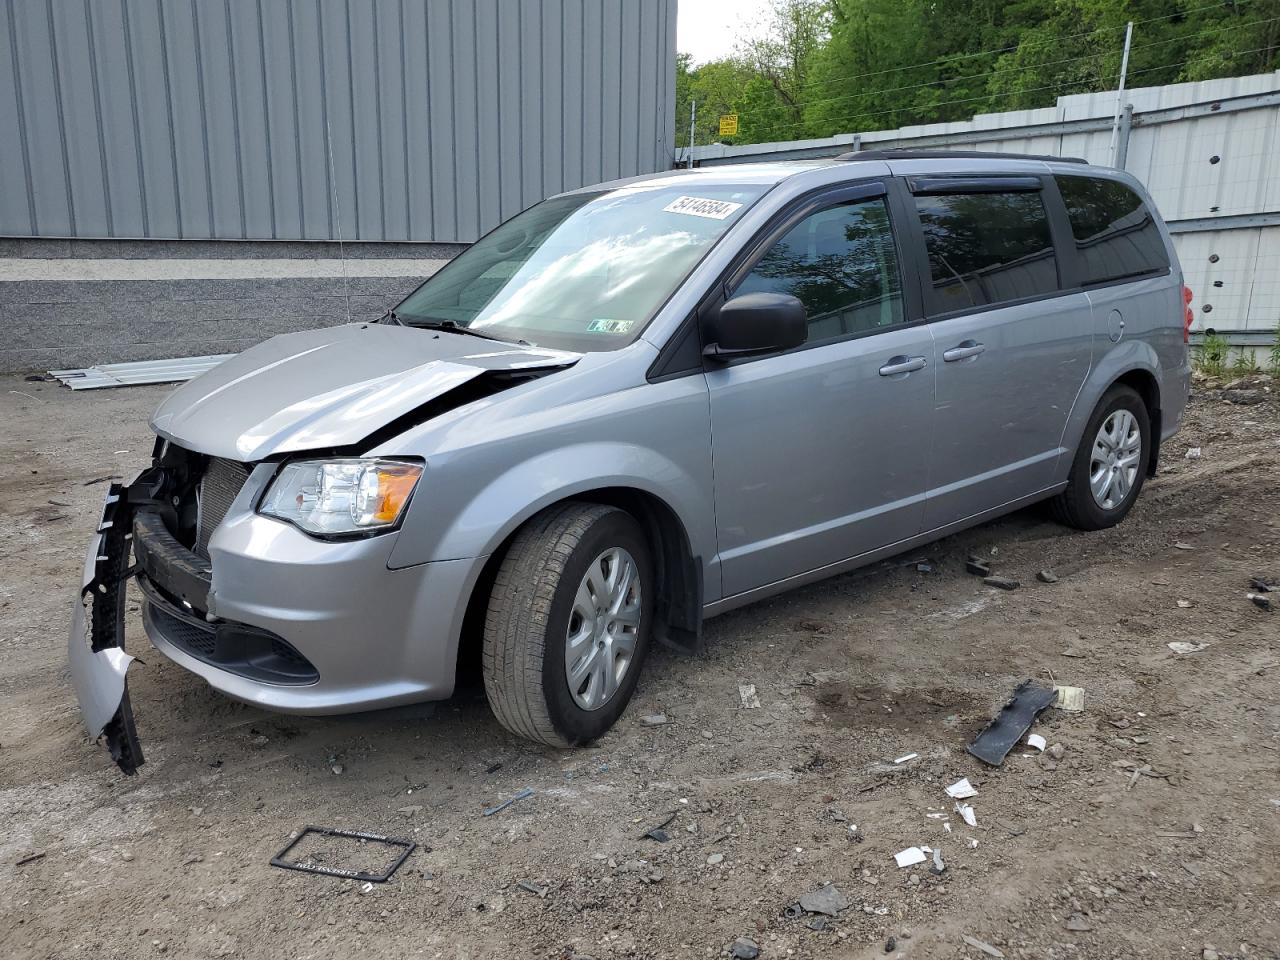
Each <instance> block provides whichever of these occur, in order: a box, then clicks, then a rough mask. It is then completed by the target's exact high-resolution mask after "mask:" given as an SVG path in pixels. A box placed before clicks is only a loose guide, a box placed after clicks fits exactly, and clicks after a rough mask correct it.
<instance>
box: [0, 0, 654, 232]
mask: <svg viewBox="0 0 1280 960" xmlns="http://www.w3.org/2000/svg"><path fill="white" fill-rule="evenodd" d="M0 6H2V7H3V10H0V131H3V132H2V133H0V235H4V236H16V237H23V236H40V237H116V238H126V237H128V238H169V239H172V238H206V239H310V240H328V239H338V238H339V235H341V238H342V239H345V240H434V241H469V240H474V239H475V238H476V237H478V236H479V235H480V234H482V233H484V232H485V231H486V230H488V229H489V228H491V227H493V226H494V225H496V224H497V223H499V222H500V221H501V220H503V219H505V218H507V217H509V216H511V215H512V214H514V213H516V212H518V211H520V210H522V209H524V208H525V207H528V206H530V205H531V204H533V203H535V202H536V201H538V200H540V199H542V198H543V197H545V196H548V195H550V194H552V193H556V192H559V191H561V190H565V189H572V188H574V187H578V186H582V185H584V184H589V183H594V182H597V181H600V180H606V179H610V178H614V177H621V176H629V175H632V174H637V173H647V172H651V171H654V170H659V169H663V168H665V167H668V166H669V165H670V161H671V153H670V147H671V144H672V143H673V138H672V131H673V112H674V102H675V21H676V0H5V2H4V3H3V4H2V5H0ZM330 142H331V143H332V147H333V149H332V156H330V152H329V150H328V149H327V147H328V144H329V143H330ZM335 197H336V202H335Z"/></svg>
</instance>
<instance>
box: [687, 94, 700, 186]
mask: <svg viewBox="0 0 1280 960" xmlns="http://www.w3.org/2000/svg"><path fill="white" fill-rule="evenodd" d="M697 119H698V101H697V100H690V101H689V163H688V167H689V169H690V170H692V169H693V133H694V131H695V130H696V129H697V126H696V123H697Z"/></svg>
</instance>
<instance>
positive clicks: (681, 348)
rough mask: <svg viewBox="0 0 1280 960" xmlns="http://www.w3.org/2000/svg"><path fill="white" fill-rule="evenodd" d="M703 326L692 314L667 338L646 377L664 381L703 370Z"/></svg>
mask: <svg viewBox="0 0 1280 960" xmlns="http://www.w3.org/2000/svg"><path fill="white" fill-rule="evenodd" d="M700 333H701V328H700V326H699V324H698V322H697V318H696V316H695V315H690V316H688V317H686V318H685V319H684V322H683V323H681V324H680V326H679V327H678V328H677V329H676V332H675V333H673V334H672V335H671V338H670V339H669V340H667V345H666V346H665V347H663V348H662V349H661V350H660V351H659V352H658V357H657V359H656V360H654V361H653V363H652V364H651V365H650V367H649V371H648V373H646V374H645V379H646V380H648V381H649V382H650V383H662V382H663V381H666V380H675V379H677V378H679V377H687V376H689V375H690V374H694V373H701V372H702V337H701V335H700Z"/></svg>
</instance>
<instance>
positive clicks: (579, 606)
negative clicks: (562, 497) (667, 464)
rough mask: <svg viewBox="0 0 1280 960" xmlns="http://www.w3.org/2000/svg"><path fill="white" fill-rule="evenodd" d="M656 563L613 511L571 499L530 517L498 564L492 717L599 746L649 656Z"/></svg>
mask: <svg viewBox="0 0 1280 960" xmlns="http://www.w3.org/2000/svg"><path fill="white" fill-rule="evenodd" d="M652 621H653V561H652V559H651V556H650V551H649V546H648V544H647V542H646V540H645V536H644V532H643V531H642V530H641V528H640V525H639V524H638V523H637V522H636V521H635V519H634V518H632V516H631V515H630V514H628V513H626V512H624V511H622V510H619V509H617V508H616V507H608V506H604V505H601V504H592V503H580V502H569V503H566V504H562V505H560V506H557V507H552V508H550V509H548V510H546V511H544V512H542V513H540V514H538V515H537V516H536V517H534V518H533V519H532V520H530V521H529V522H528V523H527V524H526V525H525V526H524V527H523V528H522V529H521V530H520V531H519V533H517V534H516V537H515V540H514V541H512V544H511V547H510V549H509V550H508V551H507V554H506V556H505V557H504V558H503V560H502V563H501V566H500V567H499V568H498V575H497V578H496V579H495V581H494V585H493V591H492V593H491V594H490V597H489V608H488V614H487V616H486V618H485V629H484V686H485V693H486V694H487V696H488V698H489V706H490V707H491V708H492V709H493V712H494V715H495V716H496V717H497V718H498V721H499V722H500V723H501V724H502V725H503V726H504V727H506V728H507V729H508V730H510V731H511V732H512V733H516V734H519V735H520V736H522V737H526V738H528V739H530V740H535V741H537V742H539V743H545V744H548V745H550V746H555V747H568V746H577V745H578V744H582V743H589V742H590V741H592V740H595V739H596V738H597V737H599V736H600V735H601V734H603V733H604V732H605V731H606V730H608V729H609V728H610V727H612V726H613V724H614V722H615V721H616V720H617V719H618V717H619V716H621V715H622V711H623V710H624V709H626V706H627V702H628V701H629V700H630V699H631V694H632V692H633V691H634V690H635V687H636V682H637V680H638V679H639V676H640V667H641V665H642V664H643V662H644V658H645V655H646V654H647V653H648V650H649V636H650V633H651V629H652Z"/></svg>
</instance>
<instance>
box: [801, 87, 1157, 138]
mask: <svg viewBox="0 0 1280 960" xmlns="http://www.w3.org/2000/svg"><path fill="white" fill-rule="evenodd" d="M1131 73H1132V71H1131ZM1101 79H1102V77H1101V76H1094V77H1087V78H1085V79H1083V80H1081V79H1077V78H1071V79H1067V80H1059V81H1058V82H1056V83H1049V84H1046V85H1044V86H1042V87H1028V88H1027V89H1026V90H1012V91H1009V92H1008V93H988V94H984V95H983V96H980V97H964V98H963V99H960V100H943V101H941V102H940V103H931V104H929V107H928V108H929V109H930V110H935V109H937V108H938V107H949V106H954V105H955V104H957V103H976V102H977V101H979V100H994V99H997V98H999V97H1016V96H1022V95H1023V94H1025V93H1036V92H1037V91H1040V90H1053V89H1056V88H1058V87H1062V86H1066V85H1068V84H1072V83H1094V82H1097V81H1099V80H1101ZM903 112H906V111H905V110H904V108H902V107H891V108H890V109H888V110H877V111H876V112H875V113H851V114H849V115H848V116H846V117H824V118H823V119H822V121H821V122H822V123H837V122H839V121H841V120H857V119H862V118H864V117H879V116H884V115H885V114H888V113H903ZM928 122H930V123H945V122H946V121H942V120H934V121H928ZM806 123H808V121H806V120H801V121H798V122H796V123H788V124H783V125H782V126H783V128H784V129H791V128H794V127H800V126H804V125H805V124H806ZM998 134H999V131H998V130H993V131H992V136H993V137H994V136H997V135H998Z"/></svg>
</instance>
